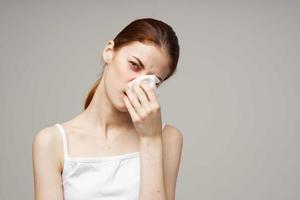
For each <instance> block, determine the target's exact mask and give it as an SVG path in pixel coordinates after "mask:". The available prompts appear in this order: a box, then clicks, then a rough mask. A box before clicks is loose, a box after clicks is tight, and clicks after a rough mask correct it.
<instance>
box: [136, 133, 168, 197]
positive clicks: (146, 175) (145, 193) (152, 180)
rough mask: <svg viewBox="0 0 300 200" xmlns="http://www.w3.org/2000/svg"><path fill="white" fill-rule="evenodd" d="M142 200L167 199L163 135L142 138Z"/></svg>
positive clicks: (140, 194) (140, 193) (140, 192)
mask: <svg viewBox="0 0 300 200" xmlns="http://www.w3.org/2000/svg"><path fill="white" fill-rule="evenodd" d="M140 152H141V158H140V159H141V160H140V166H141V175H140V177H141V178H140V179H141V180H140V182H141V183H140V191H139V199H140V200H150V199H151V200H166V199H167V198H166V191H165V187H164V174H163V145H162V136H161V134H159V135H158V136H155V137H153V138H140Z"/></svg>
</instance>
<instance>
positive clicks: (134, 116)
mask: <svg viewBox="0 0 300 200" xmlns="http://www.w3.org/2000/svg"><path fill="white" fill-rule="evenodd" d="M123 99H124V102H125V105H126V107H127V110H128V112H129V114H130V116H131V119H132V121H137V119H138V116H137V113H136V112H135V110H134V108H133V107H132V105H131V103H130V102H129V99H128V97H127V96H126V95H125V96H124V97H123Z"/></svg>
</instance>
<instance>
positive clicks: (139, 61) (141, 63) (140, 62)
mask: <svg viewBox="0 0 300 200" xmlns="http://www.w3.org/2000/svg"><path fill="white" fill-rule="evenodd" d="M132 57H134V58H135V59H136V60H137V61H138V63H139V64H140V65H141V66H142V67H143V68H145V66H144V64H143V62H142V61H141V60H140V59H139V58H137V57H135V56H132ZM156 77H157V78H158V79H159V80H160V81H161V82H163V79H162V78H161V77H159V76H156Z"/></svg>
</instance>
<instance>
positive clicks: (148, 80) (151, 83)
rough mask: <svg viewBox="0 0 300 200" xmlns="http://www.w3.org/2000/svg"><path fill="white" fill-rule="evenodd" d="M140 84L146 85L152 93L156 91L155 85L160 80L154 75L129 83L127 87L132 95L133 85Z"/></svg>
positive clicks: (140, 77)
mask: <svg viewBox="0 0 300 200" xmlns="http://www.w3.org/2000/svg"><path fill="white" fill-rule="evenodd" d="M142 82H145V83H147V84H148V85H149V86H150V87H151V88H152V89H153V90H154V91H156V89H157V86H156V83H159V82H160V80H159V79H158V78H157V77H156V76H155V75H143V76H139V77H137V78H136V79H134V80H132V81H131V82H129V83H128V87H129V88H130V90H131V91H132V92H133V93H134V90H133V85H135V84H140V83H142Z"/></svg>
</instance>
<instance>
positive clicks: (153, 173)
mask: <svg viewBox="0 0 300 200" xmlns="http://www.w3.org/2000/svg"><path fill="white" fill-rule="evenodd" d="M102 54H103V59H104V62H105V65H104V67H103V69H104V70H103V72H102V73H101V77H100V78H99V79H98V80H97V81H96V82H95V84H94V86H93V87H92V89H91V90H90V92H89V93H88V95H87V98H86V101H85V106H84V111H83V112H82V113H80V114H79V115H78V116H76V117H75V118H73V119H71V120H69V121H67V122H64V123H60V124H59V123H57V124H55V125H53V126H49V127H46V128H44V129H42V130H40V131H39V132H38V133H37V134H36V135H35V137H34V139H33V142H32V158H33V175H34V196H35V200H46V199H51V200H54V199H55V200H61V199H65V200H79V199H80V200H94V199H115V200H117V199H119V200H135V199H139V200H146V199H156V200H174V199H175V189H176V179H177V175H178V171H179V165H180V158H181V152H182V144H183V137H182V133H181V132H180V131H179V130H178V129H177V128H176V127H174V126H171V125H169V124H168V125H166V124H165V123H164V125H165V126H164V127H162V122H161V112H160V104H159V101H158V98H157V96H156V94H155V92H154V90H153V89H152V88H151V87H149V85H147V84H146V83H141V84H140V85H136V86H135V87H134V91H130V90H129V89H128V83H129V82H130V81H132V80H134V79H136V78H137V77H140V76H143V75H148V74H151V75H155V76H156V77H157V78H159V79H160V80H161V82H162V81H166V80H167V79H168V78H169V77H170V76H172V75H173V73H174V72H175V70H176V66H177V62H178V58H179V45H178V40H177V36H176V34H175V32H174V31H173V29H172V28H171V27H170V26H169V25H167V24H166V23H164V22H162V21H159V20H156V19H152V18H143V19H137V20H134V21H133V22H131V23H130V24H128V25H127V26H126V27H125V28H124V29H123V30H122V31H121V32H120V33H119V34H118V35H117V36H116V37H115V38H114V39H113V40H111V41H109V42H108V44H107V45H106V47H105V48H104V50H103V53H102ZM161 82H160V84H161ZM133 93H135V94H136V95H137V96H135V95H134V94H133Z"/></svg>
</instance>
